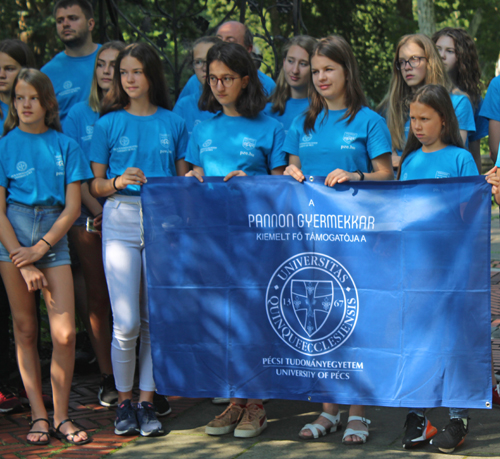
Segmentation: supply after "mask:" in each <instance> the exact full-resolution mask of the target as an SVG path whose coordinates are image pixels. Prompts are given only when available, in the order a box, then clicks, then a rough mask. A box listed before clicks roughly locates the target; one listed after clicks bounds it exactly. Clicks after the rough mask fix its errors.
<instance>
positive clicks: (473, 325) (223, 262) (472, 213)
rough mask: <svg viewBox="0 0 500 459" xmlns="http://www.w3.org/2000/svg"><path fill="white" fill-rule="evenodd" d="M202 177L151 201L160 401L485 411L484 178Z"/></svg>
mask: <svg viewBox="0 0 500 459" xmlns="http://www.w3.org/2000/svg"><path fill="white" fill-rule="evenodd" d="M204 180H205V181H204V183H199V182H198V181H197V180H196V179H194V178H191V177H186V178H184V177H183V178H166V179H156V178H155V179H150V180H148V183H147V185H145V186H144V187H143V191H142V202H143V212H144V230H145V245H146V260H147V281H148V294H149V308H150V329H151V344H152V352H153V362H154V377H155V381H156V385H157V387H158V390H159V392H160V393H165V394H171V395H181V396H186V397H215V396H218V397H242V398H247V397H249V398H281V399H296V400H311V401H317V402H336V403H340V404H361V405H380V406H407V407H437V406H446V407H457V408H485V407H487V406H489V405H488V404H489V403H491V344H490V336H489V335H490V271H489V269H490V258H489V257H490V240H489V237H490V218H491V217H490V213H491V201H490V199H491V198H490V197H491V187H490V186H489V185H488V184H487V183H486V181H485V180H484V177H470V178H457V179H442V180H422V181H407V182H363V183H359V182H358V183H353V184H342V185H336V186H335V187H334V188H329V187H326V186H324V184H323V182H324V179H323V178H319V177H309V178H308V179H307V181H306V182H304V183H299V182H297V181H295V180H293V179H292V178H289V177H277V176H270V177H269V176H266V177H252V178H250V177H236V178H232V179H231V180H229V181H228V182H223V181H222V179H221V178H207V177H205V178H204Z"/></svg>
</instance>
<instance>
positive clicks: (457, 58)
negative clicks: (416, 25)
mask: <svg viewBox="0 0 500 459" xmlns="http://www.w3.org/2000/svg"><path fill="white" fill-rule="evenodd" d="M432 41H433V42H434V43H435V44H436V47H437V50H438V52H439V54H440V55H441V58H442V59H443V65H444V67H445V69H446V71H447V72H448V76H449V77H450V79H451V81H452V83H453V84H454V85H455V86H456V88H458V89H459V90H460V91H462V92H463V93H464V94H466V95H467V97H468V98H469V100H470V101H471V103H472V107H473V109H474V122H475V124H476V132H470V133H469V136H468V142H469V151H470V152H471V153H472V156H474V161H475V162H476V166H477V169H478V171H479V172H481V151H480V140H481V139H482V138H483V137H486V136H487V135H488V120H487V119H486V118H483V117H482V116H479V112H480V110H481V106H482V104H483V98H482V97H481V86H482V85H481V67H480V65H479V58H478V56H477V50H476V44H475V43H474V40H473V39H472V38H471V36H470V35H469V34H468V33H467V32H466V31H465V30H463V29H458V28H453V27H445V28H444V29H441V30H439V31H438V32H436V33H435V34H434V35H433V36H432Z"/></svg>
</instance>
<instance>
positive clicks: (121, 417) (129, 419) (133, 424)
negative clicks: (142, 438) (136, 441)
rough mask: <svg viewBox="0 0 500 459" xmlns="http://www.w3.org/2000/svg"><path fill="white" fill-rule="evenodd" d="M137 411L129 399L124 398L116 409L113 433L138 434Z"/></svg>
mask: <svg viewBox="0 0 500 459" xmlns="http://www.w3.org/2000/svg"><path fill="white" fill-rule="evenodd" d="M138 434H139V422H138V421H137V413H136V411H135V408H134V407H133V405H132V403H131V402H130V400H129V399H127V400H124V401H123V402H122V404H121V405H119V406H118V408H117V409H116V419H115V435H138Z"/></svg>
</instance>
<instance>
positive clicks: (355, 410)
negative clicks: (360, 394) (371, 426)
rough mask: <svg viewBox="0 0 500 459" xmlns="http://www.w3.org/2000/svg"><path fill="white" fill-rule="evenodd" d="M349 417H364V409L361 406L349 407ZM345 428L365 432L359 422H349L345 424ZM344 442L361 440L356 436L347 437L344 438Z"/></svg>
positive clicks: (363, 426) (364, 428)
mask: <svg viewBox="0 0 500 459" xmlns="http://www.w3.org/2000/svg"><path fill="white" fill-rule="evenodd" d="M349 416H361V417H364V416H365V407H364V406H362V405H351V408H350V409H349ZM346 427H347V428H350V429H353V430H365V431H367V428H366V426H365V425H364V424H363V423H362V422H361V421H351V422H349V423H348V424H347V426H346ZM345 441H346V442H349V441H355V442H356V441H361V438H359V437H358V436H357V435H348V436H347V437H345Z"/></svg>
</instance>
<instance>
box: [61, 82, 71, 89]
mask: <svg viewBox="0 0 500 459" xmlns="http://www.w3.org/2000/svg"><path fill="white" fill-rule="evenodd" d="M72 87H73V83H72V82H71V81H65V82H64V83H63V88H64V89H71V88H72Z"/></svg>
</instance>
